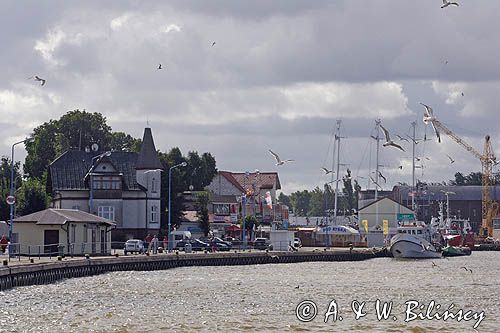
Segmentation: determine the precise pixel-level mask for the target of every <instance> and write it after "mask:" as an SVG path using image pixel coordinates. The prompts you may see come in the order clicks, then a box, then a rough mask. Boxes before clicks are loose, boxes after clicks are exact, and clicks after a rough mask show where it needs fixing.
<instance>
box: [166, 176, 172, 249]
mask: <svg viewBox="0 0 500 333" xmlns="http://www.w3.org/2000/svg"><path fill="white" fill-rule="evenodd" d="M172 168H173V167H170V168H169V169H168V232H167V234H168V252H169V253H170V252H171V251H172V239H171V235H172V233H171V231H170V226H171V224H170V195H171V193H172Z"/></svg>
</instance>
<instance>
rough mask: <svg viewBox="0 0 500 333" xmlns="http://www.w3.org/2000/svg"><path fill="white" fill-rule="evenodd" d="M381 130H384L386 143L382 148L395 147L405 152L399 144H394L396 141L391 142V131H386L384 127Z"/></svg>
mask: <svg viewBox="0 0 500 333" xmlns="http://www.w3.org/2000/svg"><path fill="white" fill-rule="evenodd" d="M380 128H382V131H383V132H384V135H385V142H384V143H383V144H382V146H384V147H387V146H393V147H396V148H398V149H400V150H402V151H405V150H404V149H403V147H401V146H400V145H398V144H397V143H394V141H392V140H391V137H390V136H389V131H388V130H386V129H385V127H384V126H382V125H380Z"/></svg>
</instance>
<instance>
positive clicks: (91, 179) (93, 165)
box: [89, 151, 111, 214]
mask: <svg viewBox="0 0 500 333" xmlns="http://www.w3.org/2000/svg"><path fill="white" fill-rule="evenodd" d="M104 156H111V152H110V151H107V152H104V153H102V154H100V155H97V156H94V157H92V166H91V167H90V170H89V176H90V209H89V210H90V214H94V213H93V211H94V177H92V173H93V172H94V169H95V164H94V163H95V161H96V160H97V161H99V160H100V159H101V158H103V157H104Z"/></svg>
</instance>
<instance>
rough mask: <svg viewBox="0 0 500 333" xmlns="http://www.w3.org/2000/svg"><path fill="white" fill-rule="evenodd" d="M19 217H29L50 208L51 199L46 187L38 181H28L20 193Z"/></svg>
mask: <svg viewBox="0 0 500 333" xmlns="http://www.w3.org/2000/svg"><path fill="white" fill-rule="evenodd" d="M18 193H19V206H18V207H19V208H18V213H19V215H27V214H31V213H34V212H38V211H41V210H44V209H45V208H47V207H48V205H49V202H50V198H49V196H48V195H47V193H46V192H45V185H44V184H43V183H42V181H40V180H38V179H28V180H27V181H25V182H23V185H22V186H21V188H20V189H19V191H18Z"/></svg>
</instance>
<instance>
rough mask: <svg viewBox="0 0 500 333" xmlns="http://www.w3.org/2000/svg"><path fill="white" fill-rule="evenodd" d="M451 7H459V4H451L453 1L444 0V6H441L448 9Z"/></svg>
mask: <svg viewBox="0 0 500 333" xmlns="http://www.w3.org/2000/svg"><path fill="white" fill-rule="evenodd" d="M450 5H453V6H457V7H458V6H459V4H458V2H451V1H448V0H443V5H442V6H441V8H446V7H448V6H450Z"/></svg>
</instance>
